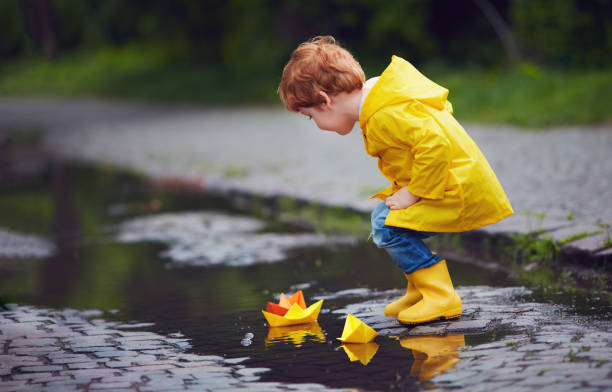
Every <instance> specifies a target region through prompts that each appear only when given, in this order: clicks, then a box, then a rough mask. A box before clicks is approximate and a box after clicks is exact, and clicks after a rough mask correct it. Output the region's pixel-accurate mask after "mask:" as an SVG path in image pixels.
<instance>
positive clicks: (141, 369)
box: [125, 364, 176, 372]
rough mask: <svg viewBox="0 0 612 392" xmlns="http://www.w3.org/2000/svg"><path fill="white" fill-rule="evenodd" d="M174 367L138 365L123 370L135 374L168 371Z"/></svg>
mask: <svg viewBox="0 0 612 392" xmlns="http://www.w3.org/2000/svg"><path fill="white" fill-rule="evenodd" d="M175 368H176V366H174V365H172V364H158V365H138V366H133V367H128V368H125V370H130V371H137V372H149V371H154V370H164V371H165V370H170V369H175Z"/></svg>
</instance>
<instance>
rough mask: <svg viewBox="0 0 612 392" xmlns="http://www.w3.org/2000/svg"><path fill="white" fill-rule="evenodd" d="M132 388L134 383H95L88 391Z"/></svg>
mask: <svg viewBox="0 0 612 392" xmlns="http://www.w3.org/2000/svg"><path fill="white" fill-rule="evenodd" d="M131 386H132V383H130V382H93V383H91V384H90V385H89V387H88V389H89V390H90V391H92V390H94V391H95V390H100V389H106V390H109V389H110V390H113V391H115V390H117V389H120V388H124V389H127V388H130V387H131Z"/></svg>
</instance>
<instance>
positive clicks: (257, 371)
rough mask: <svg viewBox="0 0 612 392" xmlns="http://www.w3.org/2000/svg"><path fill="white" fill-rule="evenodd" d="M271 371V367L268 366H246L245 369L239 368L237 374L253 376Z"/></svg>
mask: <svg viewBox="0 0 612 392" xmlns="http://www.w3.org/2000/svg"><path fill="white" fill-rule="evenodd" d="M269 371H270V369H268V368H244V369H240V370H237V371H236V372H235V374H237V375H239V376H243V377H252V376H255V375H257V374H261V373H266V372H269Z"/></svg>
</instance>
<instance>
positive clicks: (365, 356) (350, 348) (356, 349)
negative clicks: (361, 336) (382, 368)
mask: <svg viewBox="0 0 612 392" xmlns="http://www.w3.org/2000/svg"><path fill="white" fill-rule="evenodd" d="M340 347H342V348H343V349H344V352H345V353H346V355H347V356H348V357H349V359H350V361H351V362H355V361H359V362H361V364H362V365H363V366H367V364H368V363H370V361H371V360H372V358H373V357H374V355H376V352H377V351H378V344H376V343H374V342H370V343H365V344H363V343H345V344H343V345H342V346H340Z"/></svg>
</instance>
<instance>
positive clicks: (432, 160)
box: [359, 56, 513, 232]
mask: <svg viewBox="0 0 612 392" xmlns="http://www.w3.org/2000/svg"><path fill="white" fill-rule="evenodd" d="M447 96H448V90H447V89H445V88H444V87H441V86H439V85H437V84H435V83H434V82H432V81H431V80H429V79H427V78H426V77H425V76H423V75H422V74H421V73H420V72H419V71H418V70H417V69H416V68H414V67H413V66H412V64H410V63H409V62H407V61H406V60H404V59H402V58H400V57H397V56H393V57H392V59H391V64H390V65H389V66H388V67H387V69H386V70H385V71H384V72H383V73H382V75H381V76H380V78H379V79H378V81H377V82H376V84H375V85H374V86H373V87H372V89H371V90H370V92H369V94H368V95H367V97H366V99H365V101H364V102H363V106H362V109H361V113H360V118H359V125H360V126H361V129H362V135H363V140H364V143H365V148H366V151H367V153H368V154H369V155H371V156H373V157H377V158H378V168H379V169H380V171H381V172H382V174H383V175H384V176H385V177H387V178H388V179H389V181H391V183H392V185H391V186H390V187H388V188H386V189H383V190H381V191H380V192H379V193H377V194H376V195H374V196H372V197H378V198H380V199H383V200H384V199H385V198H386V197H387V196H390V195H391V194H393V193H394V192H395V191H397V190H398V189H400V188H401V187H404V186H406V187H408V190H409V191H410V192H411V193H413V194H414V195H416V196H419V197H420V198H421V200H419V201H418V202H417V203H415V204H413V205H412V206H410V207H408V208H405V209H401V210H391V212H389V215H388V216H387V219H386V221H385V224H387V225H389V226H397V227H405V228H408V229H412V230H419V231H432V232H461V231H466V230H472V229H476V228H478V227H482V226H485V225H489V224H492V223H495V222H498V221H500V220H502V219H503V218H505V217H507V216H509V215H512V213H513V211H512V207H511V206H510V202H509V201H508V198H507V197H506V194H505V193H504V190H503V189H502V187H501V184H500V183H499V181H498V180H497V177H496V176H495V173H493V170H492V169H491V167H490V166H489V163H488V162H487V160H486V159H485V157H484V155H483V154H482V153H481V152H480V149H479V148H478V146H477V145H476V143H474V141H473V140H472V138H470V136H469V135H468V134H467V132H466V131H465V130H464V129H463V127H462V126H461V125H460V124H459V123H458V122H457V120H455V118H454V117H453V116H452V112H453V110H452V106H451V104H450V102H449V101H447V100H446V97H447Z"/></svg>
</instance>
